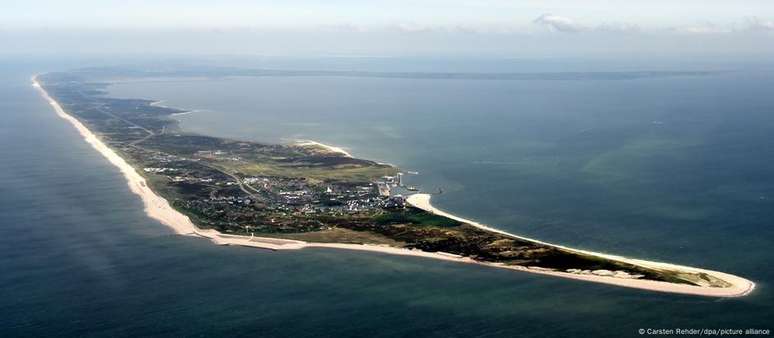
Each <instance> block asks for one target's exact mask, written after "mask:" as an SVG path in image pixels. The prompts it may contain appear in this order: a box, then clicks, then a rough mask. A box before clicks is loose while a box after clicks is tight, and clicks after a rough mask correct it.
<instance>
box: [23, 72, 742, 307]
mask: <svg viewBox="0 0 774 338" xmlns="http://www.w3.org/2000/svg"><path fill="white" fill-rule="evenodd" d="M32 82H33V86H34V87H35V88H37V89H38V90H39V91H40V94H41V95H42V96H43V98H44V99H45V100H46V101H47V102H49V104H50V105H51V106H52V107H53V109H54V110H55V112H56V113H57V115H58V116H59V117H61V118H63V119H65V120H66V121H68V122H70V123H71V124H72V125H73V126H74V127H75V129H76V130H77V131H78V132H79V133H80V134H81V136H83V138H84V140H85V141H86V142H87V143H89V144H90V145H91V146H92V147H93V148H94V149H95V150H97V151H98V152H99V153H100V154H102V155H103V156H104V157H105V158H106V159H107V160H108V161H109V162H110V163H112V164H113V165H115V166H116V167H118V168H119V170H120V171H121V173H122V174H123V175H124V177H125V178H126V180H127V183H128V185H129V188H130V189H131V191H132V192H133V193H135V194H137V195H138V196H139V197H140V198H141V200H142V202H143V204H144V207H145V212H146V213H147V214H148V216H149V217H151V218H153V219H155V220H157V221H159V222H160V223H162V224H164V225H166V226H168V227H169V228H171V229H172V230H173V231H174V232H175V233H177V234H180V235H187V236H197V237H203V238H208V239H209V240H211V241H212V242H213V243H215V244H219V245H239V246H247V247H255V248H262V249H269V250H297V249H303V248H332V249H345V250H361V251H371V252H380V253H385V254H392V255H403V256H416V257H425V258H432V259H440V260H445V261H454V262H460V263H468V264H479V265H485V266H491V267H497V268H505V269H511V270H517V271H526V272H531V273H537V274H543V275H550V276H557V277H563V278H571V279H576V280H584V281H590V282H596V283H604V284H610V285H617V286H623V287H630V288H638V289H645V290H652V291H660V292H671V293H681V294H692V295H701V296H712V297H738V296H744V295H747V294H749V293H750V292H752V290H753V289H754V288H755V284H754V283H753V282H751V281H749V280H746V279H744V278H741V277H738V276H734V275H730V274H726V273H722V272H717V271H710V270H703V269H698V268H692V267H686V266H679V265H673V264H668V263H660V262H650V261H645V260H638V259H630V258H625V257H620V256H614V255H608V254H603V253H596V252H589V251H583V250H576V249H572V248H567V247H563V246H560V245H554V244H550V243H545V242H541V241H538V240H534V239H530V238H525V237H521V236H516V235H513V234H510V233H507V232H504V231H502V230H498V229H494V228H490V227H487V226H485V225H483V224H480V223H477V222H474V221H471V220H466V219H464V218H461V217H458V216H455V215H452V214H449V213H447V212H444V211H442V210H439V209H437V208H435V207H433V206H432V205H431V204H430V195H427V194H415V195H411V196H409V198H408V202H409V203H410V204H411V205H413V206H415V207H417V208H420V209H424V210H426V211H428V212H432V213H435V214H437V215H442V216H446V217H449V218H452V219H455V220H458V221H461V222H465V223H469V224H471V225H473V226H476V227H479V228H482V229H486V230H489V231H494V232H498V233H501V234H505V235H508V236H513V237H517V238H521V239H524V240H529V241H533V242H536V243H541V244H544V245H552V246H555V247H559V248H562V249H565V250H570V251H574V252H577V253H583V254H588V255H594V256H598V257H604V258H607V259H612V260H618V261H622V262H627V263H630V264H636V265H640V266H644V267H650V268H655V269H664V268H668V269H673V270H681V271H686V272H704V273H707V274H710V275H713V276H715V277H717V278H720V279H723V280H725V281H727V282H729V283H731V284H732V286H731V287H727V288H711V287H700V286H690V285H683V284H673V283H666V282H658V281H649V280H639V279H625V278H617V277H608V276H597V275H581V274H573V273H567V272H557V271H550V270H545V269H539V268H527V267H521V266H505V265H503V264H497V263H486V262H479V261H475V260H472V259H470V258H466V257H460V256H457V255H454V254H448V253H441V252H438V253H433V252H424V251H419V250H408V249H401V248H394V247H387V246H379V245H358V244H337V243H308V242H303V241H296V240H286V239H276V238H265V237H253V236H250V237H248V236H236V235H228V234H223V233H220V232H218V231H215V230H212V229H199V228H197V227H196V226H195V225H194V224H193V223H192V222H191V220H190V219H189V218H188V217H187V216H185V215H183V214H182V213H180V212H178V211H176V210H175V209H173V208H172V207H171V206H170V204H169V202H167V200H166V199H164V198H162V197H161V196H159V195H157V194H156V193H154V192H153V191H152V190H151V189H150V188H149V187H148V185H147V184H146V181H145V178H143V177H142V176H141V175H140V174H139V173H138V172H137V171H136V170H135V169H134V167H132V166H131V165H129V163H127V162H126V161H125V160H124V159H123V158H122V157H120V156H119V155H118V154H117V153H116V152H114V151H113V150H112V149H110V148H109V147H108V146H106V145H105V144H104V143H103V142H102V141H101V140H100V139H99V138H98V137H97V136H96V135H94V134H93V133H92V132H91V131H90V130H89V129H88V128H86V126H84V125H83V124H82V123H81V122H80V121H79V120H78V119H76V118H75V117H73V116H71V115H69V114H67V112H65V111H64V110H63V109H62V107H61V106H60V105H59V104H58V103H57V102H56V101H55V100H54V99H52V98H51V97H50V96H49V95H48V93H47V92H46V91H45V90H44V89H43V88H42V87H41V86H40V84H39V83H38V81H37V78H36V77H33V78H32ZM300 143H301V144H300V145H316V146H321V147H324V148H326V149H328V150H330V151H334V152H338V153H341V154H343V155H345V156H350V157H351V155H350V154H349V153H348V152H346V151H345V150H343V149H341V148H338V147H331V146H327V145H324V144H321V143H318V142H314V141H302V142H300Z"/></svg>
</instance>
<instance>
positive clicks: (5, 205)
mask: <svg viewBox="0 0 774 338" xmlns="http://www.w3.org/2000/svg"><path fill="white" fill-rule="evenodd" d="M122 62H124V64H127V63H129V62H131V60H122ZM138 62H139V61H138ZM143 62H145V60H143ZM185 62H189V63H191V64H197V63H208V64H212V63H220V64H226V63H228V62H226V61H224V60H204V61H202V60H195V61H185ZM229 62H233V63H238V64H240V65H243V64H245V63H249V65H250V66H254V67H264V68H272V69H301V70H309V69H314V70H368V71H417V72H430V71H447V72H450V71H451V72H567V71H572V72H585V71H620V72H625V71H636V70H672V71H682V70H691V71H695V70H702V71H712V72H710V73H708V74H691V75H681V76H650V77H643V78H634V79H617V80H611V79H607V78H594V77H587V76H584V77H579V78H578V79H562V80H528V81H527V80H525V81H519V80H492V79H486V80H472V79H421V78H373V77H343V76H342V77H336V76H307V77H305V76H292V77H290V76H288V77H282V76H274V77H225V78H222V77H221V78H166V79H150V80H145V81H132V82H125V83H116V84H113V85H112V86H110V87H109V88H108V90H109V92H110V95H112V96H116V97H132V98H147V99H153V100H160V101H162V102H163V103H162V104H164V105H167V106H171V107H177V108H183V109H186V110H188V111H190V113H188V114H185V115H178V116H176V118H177V119H179V120H180V123H181V127H182V128H183V129H185V130H187V131H190V132H195V133H202V134H208V135H215V136H222V137H229V138H234V139H244V140H252V141H258V142H271V143H288V142H293V141H295V140H315V141H319V142H322V143H326V144H330V145H335V146H339V147H342V148H344V149H346V150H347V151H349V152H350V153H352V154H353V155H354V156H356V157H361V158H366V159H372V160H376V161H380V162H386V163H391V164H394V165H397V166H399V167H400V168H401V169H402V170H403V171H404V172H405V173H406V175H405V176H404V181H406V182H407V183H408V184H410V185H415V186H417V187H418V188H420V189H422V190H423V191H428V192H435V193H438V192H441V193H440V194H437V195H434V197H433V204H434V205H436V206H437V207H439V208H441V209H444V210H447V211H449V212H452V213H455V214H458V215H460V216H463V217H466V218H470V219H474V220H477V221H479V222H482V223H485V224H488V225H491V226H494V227H497V228H500V229H503V230H506V231H509V232H513V233H516V234H520V235H524V236H527V237H532V238H537V239H540V240H544V241H548V242H553V243H557V244H563V245H568V246H572V247H577V248H582V249H588V250H593V251H599V252H605V253H612V254H619V255H625V256H630V257H636V258H644V259H649V260H656V261H666V262H670V263H677V264H683V265H689V266H697V267H702V268H707V269H712V270H718V271H723V272H728V273H733V274H736V275H739V276H743V277H745V278H748V279H750V280H753V281H754V282H755V283H756V284H757V287H756V289H755V291H754V292H753V293H752V294H750V295H748V296H746V297H741V298H733V299H716V298H707V297H699V296H685V295H675V294H665V293H658V292H652V291H643V290H635V289H627V288H621V287H614V286H608V285H600V284H595V283H589V282H582V281H574V280H566V279H562V278H554V277H547V276H539V275H533V274H529V273H521V272H514V271H504V270H499V269H494V268H488V267H482V266H473V265H467V264H459V263H454V262H445V261H436V260H429V259H424V258H417V257H396V256H390V255H385V254H379V253H369V252H349V251H343V250H333V249H304V250H300V251H283V252H271V251H265V250H260V249H254V248H242V247H222V246H216V245H213V244H211V243H210V242H208V241H207V240H204V239H197V238H191V237H181V236H175V235H173V233H172V231H170V230H169V229H167V228H165V227H164V226H163V225H161V224H160V223H158V222H157V221H154V220H152V219H150V218H148V217H147V216H146V215H145V213H144V212H143V206H142V203H141V201H140V199H139V198H138V197H137V196H135V195H133V194H132V193H131V192H130V190H129V188H128V186H127V185H126V182H125V180H124V178H123V176H122V175H121V173H120V172H119V171H118V169H117V168H116V167H114V166H112V165H111V164H110V163H108V162H107V160H105V159H104V158H103V157H102V156H101V155H99V154H98V153H97V152H96V151H94V150H93V149H92V148H91V147H90V146H89V145H88V144H87V143H85V142H84V141H83V139H82V137H81V136H80V135H79V134H78V133H77V131H76V130H75V129H74V128H73V127H72V126H71V125H70V124H69V123H67V122H66V121H64V120H62V119H60V118H59V117H57V116H56V114H55V113H54V111H53V110H52V109H51V107H50V106H49V105H48V104H47V102H45V101H44V100H43V99H42V98H41V97H40V95H39V94H38V93H37V92H36V91H35V90H34V88H33V87H32V86H31V83H30V77H31V76H32V75H33V74H35V73H40V72H47V71H57V70H67V69H71V68H78V67H85V66H91V65H95V64H100V65H101V64H109V62H107V61H105V60H104V59H103V60H86V59H84V60H81V59H77V58H72V59H67V60H54V59H52V58H45V57H39V58H31V59H30V58H27V59H24V60H22V59H14V58H10V57H7V58H3V59H0V117H2V119H1V121H2V122H0V337H57V336H61V337H69V336H77V337H105V336H110V337H140V336H199V337H216V336H228V337H239V336H256V337H425V336H426V337H627V336H640V335H643V333H644V335H648V333H649V332H652V331H648V330H656V329H699V330H703V329H711V330H723V329H731V330H742V331H744V330H747V329H761V330H769V332H770V330H772V329H774V320H773V319H774V292H772V289H771V288H770V287H771V285H772V282H774V269H773V268H772V261H774V175H773V174H772V173H774V137H773V136H772V131H773V130H774V96H773V95H771V88H774V67H771V66H767V65H766V64H757V65H752V66H751V65H749V64H743V63H734V62H726V63H722V64H704V65H696V64H690V63H684V62H677V61H675V62H669V61H663V60H662V61H659V62H657V63H656V62H655V61H654V62H653V63H649V62H648V61H642V62H639V63H636V64H634V63H627V62H622V61H621V62H591V61H588V62H587V61H578V60H558V59H557V60H544V61H534V60H458V59H451V60H433V59H430V60H426V59H392V58H336V57H330V58H319V59H311V58H307V59H289V60H286V59H279V58H278V59H260V60H248V61H245V60H238V61H234V60H231V61H229Z"/></svg>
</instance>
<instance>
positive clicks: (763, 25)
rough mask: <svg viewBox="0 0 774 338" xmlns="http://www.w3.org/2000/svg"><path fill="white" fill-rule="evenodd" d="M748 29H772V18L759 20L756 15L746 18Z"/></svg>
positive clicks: (770, 30)
mask: <svg viewBox="0 0 774 338" xmlns="http://www.w3.org/2000/svg"><path fill="white" fill-rule="evenodd" d="M747 25H748V29H749V30H752V31H763V32H772V31H774V20H761V19H760V18H757V17H752V18H749V19H747Z"/></svg>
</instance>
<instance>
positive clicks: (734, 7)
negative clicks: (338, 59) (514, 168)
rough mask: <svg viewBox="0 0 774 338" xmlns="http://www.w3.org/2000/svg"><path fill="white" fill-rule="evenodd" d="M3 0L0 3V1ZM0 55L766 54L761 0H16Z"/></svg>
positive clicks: (769, 16)
mask: <svg viewBox="0 0 774 338" xmlns="http://www.w3.org/2000/svg"><path fill="white" fill-rule="evenodd" d="M0 1H3V2H4V3H5V2H7V1H8V0H0ZM0 44H2V45H0V53H5V54H26V53H49V54H50V53H143V52H152V53H179V54H188V53H190V54H271V55H297V54H304V55H307V54H316V55H317V54H319V55H383V56H399V55H480V56H487V55H492V56H508V57H549V56H550V57H563V56H564V57H582V56H587V57H597V56H621V55H632V56H634V55H636V56H643V55H653V56H669V55H683V56H684V55H692V56H701V55H707V56H710V55H712V56H729V55H732V56H733V55H739V56H742V55H745V56H755V57H759V58H760V57H765V56H768V55H774V54H772V52H773V51H774V47H772V46H774V1H770V0H747V1H745V0H703V1H699V0H680V1H675V0H630V1H604V0H586V1H582V0H572V1H567V0H565V1H555V0H548V1H545V0H544V1H536V0H521V1H517V0H511V1H507V0H460V1H454V0H444V1H441V0H413V1H407V0H372V1H355V0H327V1H309V0H285V1H262V0H258V1H247V0H227V1H204V0H170V1H158V0H157V1H151V0H131V1H130V0H125V1H109V0H69V1H62V0H58V1H57V0H48V1H43V0H38V1H36V0H25V1H10V3H5V4H4V5H3V6H2V10H0Z"/></svg>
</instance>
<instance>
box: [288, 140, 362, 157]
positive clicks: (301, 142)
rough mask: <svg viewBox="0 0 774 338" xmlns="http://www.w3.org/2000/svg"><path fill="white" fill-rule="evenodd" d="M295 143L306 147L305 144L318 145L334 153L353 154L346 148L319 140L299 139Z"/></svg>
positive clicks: (349, 155)
mask: <svg viewBox="0 0 774 338" xmlns="http://www.w3.org/2000/svg"><path fill="white" fill-rule="evenodd" d="M293 145H296V146H301V147H304V146H317V147H321V148H323V149H325V150H328V151H330V152H333V153H339V154H341V155H344V156H346V157H352V154H350V153H349V152H347V151H346V150H344V149H343V148H341V147H336V146H331V145H327V144H323V143H320V142H317V141H312V140H298V141H296V142H293Z"/></svg>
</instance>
